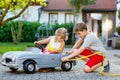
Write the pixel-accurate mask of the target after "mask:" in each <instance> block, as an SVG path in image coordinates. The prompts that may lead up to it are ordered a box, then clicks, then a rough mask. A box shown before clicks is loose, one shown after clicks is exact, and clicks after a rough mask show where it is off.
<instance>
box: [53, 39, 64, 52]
mask: <svg viewBox="0 0 120 80" xmlns="http://www.w3.org/2000/svg"><path fill="white" fill-rule="evenodd" d="M64 47H65V42H64V41H63V42H62V43H61V46H60V48H59V49H56V50H55V52H58V53H62V52H63V50H64Z"/></svg>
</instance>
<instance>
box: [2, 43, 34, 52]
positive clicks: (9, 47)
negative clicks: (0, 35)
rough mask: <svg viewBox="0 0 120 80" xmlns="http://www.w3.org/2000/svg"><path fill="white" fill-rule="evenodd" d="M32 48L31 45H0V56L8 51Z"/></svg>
mask: <svg viewBox="0 0 120 80" xmlns="http://www.w3.org/2000/svg"><path fill="white" fill-rule="evenodd" d="M29 46H34V44H33V43H28V42H26V43H19V44H17V45H16V44H13V43H8V42H4V43H0V54H3V53H5V52H8V51H24V50H25V49H26V48H27V47H29Z"/></svg>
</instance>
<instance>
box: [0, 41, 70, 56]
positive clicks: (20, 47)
mask: <svg viewBox="0 0 120 80" xmlns="http://www.w3.org/2000/svg"><path fill="white" fill-rule="evenodd" d="M33 46H34V44H33V43H32V42H31V43H29V42H26V43H19V44H17V45H16V44H13V43H8V42H4V43H0V54H3V53H5V52H8V51H24V50H25V49H26V48H27V47H33ZM65 47H66V48H71V47H72V45H66V46H65Z"/></svg>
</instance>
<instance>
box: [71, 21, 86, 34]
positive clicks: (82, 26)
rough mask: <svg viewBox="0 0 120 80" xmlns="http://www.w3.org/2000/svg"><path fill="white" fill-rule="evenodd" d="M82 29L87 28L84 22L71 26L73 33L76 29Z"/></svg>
mask: <svg viewBox="0 0 120 80" xmlns="http://www.w3.org/2000/svg"><path fill="white" fill-rule="evenodd" d="M83 30H87V26H86V24H84V23H77V24H75V26H74V28H73V31H74V33H75V32H77V31H83Z"/></svg>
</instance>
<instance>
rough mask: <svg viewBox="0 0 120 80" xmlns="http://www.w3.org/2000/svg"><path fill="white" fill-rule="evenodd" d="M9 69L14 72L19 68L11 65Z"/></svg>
mask: <svg viewBox="0 0 120 80" xmlns="http://www.w3.org/2000/svg"><path fill="white" fill-rule="evenodd" d="M9 69H10V70H11V71H14V72H15V71H17V70H18V69H17V68H12V67H10V68H9Z"/></svg>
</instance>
